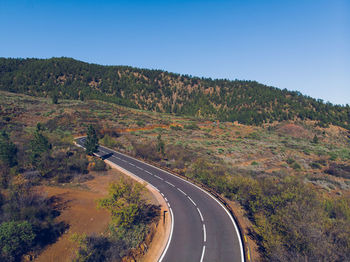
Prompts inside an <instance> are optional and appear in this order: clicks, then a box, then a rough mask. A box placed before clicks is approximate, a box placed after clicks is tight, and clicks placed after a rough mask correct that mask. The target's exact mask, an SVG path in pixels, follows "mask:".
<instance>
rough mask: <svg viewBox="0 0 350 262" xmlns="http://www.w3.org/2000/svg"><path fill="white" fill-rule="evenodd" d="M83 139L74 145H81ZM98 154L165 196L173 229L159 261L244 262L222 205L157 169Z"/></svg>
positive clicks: (114, 154)
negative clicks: (106, 157)
mask: <svg viewBox="0 0 350 262" xmlns="http://www.w3.org/2000/svg"><path fill="white" fill-rule="evenodd" d="M83 139H84V138H80V139H78V140H77V143H78V144H79V145H81V146H83ZM97 154H98V155H100V156H102V155H108V154H109V155H108V156H109V157H108V160H110V161H112V162H113V163H115V164H117V165H118V166H120V167H122V168H124V169H126V170H127V171H129V172H131V173H133V174H134V175H136V176H138V177H140V178H141V179H143V180H145V181H146V182H147V183H149V184H151V185H152V186H154V187H155V188H156V189H157V190H158V191H159V192H160V193H161V194H162V196H163V197H164V199H165V201H166V202H167V204H168V206H169V207H170V208H169V210H170V213H171V214H168V215H171V216H172V230H171V233H170V238H169V241H168V244H167V247H166V249H165V250H164V251H163V254H162V257H161V258H160V260H159V261H167V262H197V261H200V262H202V261H205V262H216V261H225V262H227V261H237V262H238V261H242V262H243V261H244V255H243V248H242V242H241V239H240V236H239V232H238V229H237V226H236V225H235V222H234V220H233V219H232V217H231V216H230V214H229V213H228V211H227V210H226V209H225V208H224V206H223V205H222V204H221V203H220V202H219V201H217V200H216V199H215V198H214V197H212V196H211V195H210V194H209V193H207V192H205V191H204V190H202V189H200V188H199V187H197V186H195V185H194V184H192V183H189V182H187V181H186V180H183V179H181V178H179V177H177V176H174V175H172V174H170V173H168V172H166V171H163V170H160V169H159V168H157V167H154V166H151V165H149V164H146V163H144V162H141V161H139V160H137V159H134V158H132V157H129V156H126V155H124V154H121V153H118V152H116V151H113V150H111V149H108V148H106V147H102V146H100V147H99V152H98V153H97Z"/></svg>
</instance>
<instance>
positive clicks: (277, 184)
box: [0, 91, 350, 261]
mask: <svg viewBox="0 0 350 262" xmlns="http://www.w3.org/2000/svg"><path fill="white" fill-rule="evenodd" d="M0 105H1V106H2V110H0V129H1V130H4V131H6V133H8V134H9V138H10V139H11V140H12V141H14V143H15V144H16V146H17V148H18V154H17V160H18V163H19V167H18V169H17V171H16V170H14V169H9V168H7V169H6V168H1V169H0V178H2V181H0V182H2V183H0V185H4V182H6V181H7V180H10V181H13V182H12V184H15V182H18V180H19V178H21V177H23V176H24V178H28V179H29V180H30V181H31V183H36V184H43V185H46V184H47V183H48V184H49V186H51V185H52V183H54V184H57V183H58V185H59V186H60V185H61V186H62V184H66V185H67V186H69V185H72V184H74V181H77V182H78V183H83V182H82V181H81V179H84V178H88V176H89V174H90V173H88V174H85V173H84V172H83V171H84V170H85V169H86V165H87V160H86V157H84V155H83V154H82V152H80V151H79V149H78V148H76V147H74V146H73V145H71V141H72V137H73V136H78V135H79V134H82V133H84V132H86V128H87V126H88V125H89V124H93V125H94V126H95V127H96V129H97V130H98V131H99V134H100V138H101V139H100V142H101V144H103V145H106V146H108V147H110V148H114V149H116V150H118V151H121V152H123V153H126V154H129V155H132V156H135V157H141V158H144V159H147V160H148V161H153V162H156V163H158V164H159V165H161V166H162V167H166V168H170V169H171V170H173V171H176V172H177V173H179V174H181V175H183V176H186V177H188V178H191V179H194V180H196V181H198V182H202V183H204V184H205V185H207V186H208V187H210V188H212V189H215V190H216V191H217V192H219V193H221V194H222V196H223V197H226V199H227V200H228V201H231V202H233V203H235V205H236V206H241V209H242V214H244V219H245V221H248V222H249V223H250V224H249V223H248V222H247V226H249V230H250V231H251V232H252V233H251V234H250V235H249V237H248V241H252V242H253V241H254V242H255V243H256V244H257V247H254V246H253V245H252V244H250V246H251V250H252V252H253V253H254V252H255V253H256V254H255V255H254V256H253V258H254V261H349V259H350V258H349V255H350V226H349V225H350V147H349V145H350V140H349V138H348V135H349V133H348V131H347V130H345V129H343V128H340V127H336V126H333V125H330V126H329V127H328V128H322V127H315V126H314V123H313V122H312V121H284V122H281V123H276V124H274V125H269V126H268V127H265V126H263V127H260V126H247V125H241V124H235V123H229V122H225V123H223V122H216V121H215V122H213V121H202V120H198V119H197V118H194V117H183V116H176V115H171V114H163V113H156V112H147V111H141V110H136V109H129V108H126V107H121V106H118V105H115V104H112V103H105V102H102V101H98V100H89V101H79V100H60V101H59V102H58V103H57V104H53V103H52V101H51V99H47V98H38V97H32V96H28V95H18V94H13V93H9V92H3V91H0ZM38 122H40V123H41V127H42V133H43V134H44V135H45V136H46V137H47V138H48V140H49V142H50V143H51V144H52V145H53V147H52V149H51V150H50V151H49V153H48V156H45V155H44V156H43V158H42V160H44V161H45V163H46V164H45V165H38V164H35V163H34V164H35V165H34V164H31V158H30V155H31V151H30V150H31V149H30V144H31V143H30V141H31V140H32V139H33V136H34V134H35V132H36V131H35V126H36V125H37V123H38ZM158 137H159V139H158ZM315 137H317V139H315ZM160 141H163V145H164V148H163V149H164V150H163V151H164V152H162V151H159V150H158V149H157V148H158V145H159V142H160ZM65 158H68V159H67V161H64V159H65ZM5 160H6V159H5ZM0 163H1V161H0ZM39 163H40V162H39ZM33 165H34V166H33ZM33 168H36V169H37V170H38V172H39V173H37V172H36V174H37V175H36V176H34V174H33V172H28V171H32V170H33ZM78 168H80V169H81V170H83V171H82V172H81V173H79V172H77V169H78ZM39 174H40V176H38V175H39ZM21 179H22V180H23V178H21ZM55 181H57V182H55ZM97 181H99V182H100V181H101V177H98V178H97V180H96V182H97ZM90 182H91V181H90ZM8 183H9V182H8ZM11 188H13V187H11ZM1 190H3V189H1ZM0 194H1V192H0ZM3 195H5V196H6V194H3ZM7 201H8V200H7ZM6 203H8V202H5V204H3V208H2V210H6V209H5V207H6V206H7V205H8V204H6ZM0 206H1V205H0ZM252 242H250V243H252ZM257 256H260V257H261V260H259V259H257V258H256V257H257Z"/></svg>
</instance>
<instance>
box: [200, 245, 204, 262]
mask: <svg viewBox="0 0 350 262" xmlns="http://www.w3.org/2000/svg"><path fill="white" fill-rule="evenodd" d="M204 253H205V246H203V251H202V256H201V261H200V262H203V258H204Z"/></svg>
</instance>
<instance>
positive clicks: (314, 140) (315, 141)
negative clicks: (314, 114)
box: [312, 135, 318, 144]
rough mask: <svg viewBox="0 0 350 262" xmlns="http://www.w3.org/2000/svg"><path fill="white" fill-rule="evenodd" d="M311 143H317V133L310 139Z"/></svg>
mask: <svg viewBox="0 0 350 262" xmlns="http://www.w3.org/2000/svg"><path fill="white" fill-rule="evenodd" d="M312 143H313V144H318V137H317V135H315V136H314V138H313V139H312Z"/></svg>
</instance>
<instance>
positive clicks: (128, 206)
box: [98, 179, 145, 228]
mask: <svg viewBox="0 0 350 262" xmlns="http://www.w3.org/2000/svg"><path fill="white" fill-rule="evenodd" d="M144 188H145V186H144V185H142V184H140V183H135V184H133V183H131V182H128V181H127V180H124V179H122V180H120V181H118V182H116V183H112V184H110V186H109V190H108V197H107V198H104V199H101V200H99V201H98V206H99V207H101V208H105V209H107V210H109V211H110V212H111V214H112V224H113V226H114V227H119V226H121V227H124V228H130V227H131V226H133V225H135V224H137V223H138V222H140V221H141V219H142V210H143V209H144V208H145V201H144V200H143V199H142V194H143V192H144Z"/></svg>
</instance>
